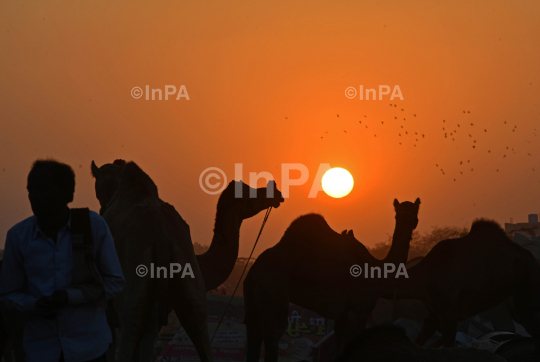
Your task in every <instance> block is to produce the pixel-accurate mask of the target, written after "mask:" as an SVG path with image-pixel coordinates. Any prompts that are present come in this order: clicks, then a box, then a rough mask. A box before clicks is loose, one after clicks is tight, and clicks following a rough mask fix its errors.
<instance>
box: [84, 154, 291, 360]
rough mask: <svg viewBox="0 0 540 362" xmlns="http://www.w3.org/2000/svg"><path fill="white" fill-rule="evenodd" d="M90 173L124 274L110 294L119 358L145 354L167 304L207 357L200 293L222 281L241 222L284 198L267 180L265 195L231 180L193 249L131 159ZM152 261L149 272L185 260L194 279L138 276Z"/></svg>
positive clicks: (169, 209) (184, 230)
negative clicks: (203, 246) (198, 247)
mask: <svg viewBox="0 0 540 362" xmlns="http://www.w3.org/2000/svg"><path fill="white" fill-rule="evenodd" d="M92 175H93V176H94V177H95V178H96V185H95V187H96V196H97V198H98V199H99V202H100V204H101V210H100V213H101V214H102V216H103V218H104V219H105V220H106V221H107V224H108V225H109V228H110V230H111V233H112V235H113V237H114V240H115V245H116V250H117V252H118V257H119V259H120V264H121V266H122V270H123V272H124V277H125V280H126V282H125V287H124V290H123V291H122V292H121V293H120V294H119V295H118V296H117V297H116V298H115V299H114V310H115V311H116V313H117V314H118V317H119V321H120V347H119V359H120V361H126V362H132V361H134V360H136V359H137V358H140V360H141V361H145V362H146V361H149V360H151V359H152V355H153V343H154V339H155V337H156V335H157V333H158V316H159V320H160V324H162V325H163V324H167V316H168V314H169V312H170V311H171V309H173V308H174V311H175V312H176V315H177V316H178V319H179V320H180V323H181V324H182V327H183V328H184V329H185V330H186V332H187V334H188V335H189V337H190V339H191V340H192V342H193V344H194V345H195V348H196V349H197V352H198V354H199V357H200V358H201V361H210V360H211V353H210V343H209V338H208V328H207V309H206V292H207V291H208V290H212V289H214V288H216V287H217V286H219V285H220V284H221V283H223V282H224V281H225V280H226V279H227V278H228V276H229V274H230V273H231V271H232V270H233V268H234V265H235V263H236V258H237V257H238V248H239V236H240V226H241V224H242V221H243V220H244V219H247V218H250V217H252V216H254V215H256V214H258V213H259V212H260V211H262V210H264V209H266V208H268V207H270V206H272V207H276V208H277V207H279V205H280V204H281V202H283V201H284V199H283V197H282V196H281V192H279V190H278V189H277V187H276V185H275V182H273V181H270V182H269V183H268V186H269V187H272V188H273V197H267V193H266V192H267V189H266V188H258V189H252V188H251V187H249V186H248V185H246V184H244V183H243V182H241V181H240V182H236V181H232V182H231V183H230V184H229V186H228V187H227V188H226V189H225V190H224V191H223V192H222V194H221V196H220V198H219V201H218V205H217V212H216V221H215V227H214V237H213V239H212V243H211V245H210V248H209V250H208V251H207V252H206V253H205V254H202V255H197V256H196V255H195V253H194V250H193V244H192V241H191V236H190V231H189V226H188V224H187V223H186V222H185V221H184V220H183V219H182V217H181V216H180V215H179V214H178V212H177V211H176V210H175V208H174V207H173V206H172V205H170V204H168V203H166V202H164V201H162V200H161V199H160V198H159V196H158V190H157V187H156V185H155V184H154V182H153V181H152V179H151V178H150V177H149V176H148V175H147V174H146V173H145V172H144V171H143V170H141V169H140V167H139V166H137V165H136V164H135V163H134V162H129V163H127V164H126V163H125V162H123V161H122V160H117V161H115V162H114V164H106V165H103V166H101V167H100V168H98V167H97V166H96V165H95V163H94V162H93V161H92ZM237 188H238V189H239V190H241V192H242V195H241V197H237V196H239V195H237V192H236V191H237ZM152 263H153V264H154V268H155V270H156V273H158V270H159V269H160V268H165V269H164V270H165V273H168V272H170V271H172V269H171V267H170V265H171V263H178V264H180V266H181V267H182V273H184V272H187V271H188V269H186V268H187V266H188V264H189V266H190V267H191V270H192V274H191V275H194V278H193V277H190V276H189V274H186V275H185V276H184V275H183V274H180V273H179V274H177V275H176V276H175V277H173V278H170V277H165V278H164V277H163V275H162V277H161V278H159V276H158V277H157V278H150V276H148V275H146V276H144V277H140V276H138V272H140V266H141V265H143V266H145V267H146V268H151V264H152ZM147 270H148V269H147ZM181 275H182V277H181ZM110 353H111V351H109V354H110ZM137 354H139V355H137Z"/></svg>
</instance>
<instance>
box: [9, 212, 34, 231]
mask: <svg viewBox="0 0 540 362" xmlns="http://www.w3.org/2000/svg"><path fill="white" fill-rule="evenodd" d="M35 224H36V217H35V215H32V216H29V217H27V218H26V219H24V220H23V221H20V222H18V223H16V224H15V225H13V226H12V227H11V228H10V229H9V230H8V234H16V235H23V234H25V233H26V232H30V231H32V229H33V227H34V226H35Z"/></svg>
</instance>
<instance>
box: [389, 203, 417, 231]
mask: <svg viewBox="0 0 540 362" xmlns="http://www.w3.org/2000/svg"><path fill="white" fill-rule="evenodd" d="M419 208H420V199H419V198H417V199H416V201H415V202H414V203H412V202H410V201H404V202H401V203H400V202H399V201H398V200H397V199H394V209H395V210H396V220H398V219H399V220H402V221H404V222H406V223H408V224H409V223H410V224H411V227H412V228H413V230H414V229H416V226H418V209H419Z"/></svg>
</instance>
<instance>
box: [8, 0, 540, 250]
mask: <svg viewBox="0 0 540 362" xmlns="http://www.w3.org/2000/svg"><path fill="white" fill-rule="evenodd" d="M538 19H540V3H539V2H537V1H523V2H517V1H516V2H512V1H477V2H470V1H453V2H441V1H410V2H402V1H332V2H331V1H324V2H323V1H271V2H268V1H258V0H251V1H245V0H238V1H213V2H201V1H182V0H174V1H115V2H109V1H97V0H96V1H16V0H10V1H2V2H1V3H0V71H1V73H0V74H1V77H0V85H1V86H0V185H1V188H0V235H1V241H0V247H2V245H3V243H4V239H5V234H6V232H7V230H8V229H9V228H10V227H11V226H12V225H14V224H15V223H16V222H18V221H21V220H22V219H24V218H26V217H28V216H30V215H31V209H30V204H29V202H28V199H27V192H26V177H27V174H28V172H29V170H30V166H31V164H32V162H33V161H34V160H35V159H37V158H44V157H54V158H56V159H58V160H59V161H62V162H66V163H68V164H70V165H71V166H72V167H73V168H74V170H75V172H76V177H77V178H76V182H77V185H76V191H75V200H74V202H73V203H72V204H71V206H73V207H83V206H89V207H90V208H91V209H93V210H98V209H99V204H98V202H97V200H96V199H95V196H94V184H93V179H92V177H91V175H90V163H91V161H92V160H95V162H96V163H97V164H98V166H101V165H102V164H104V163H108V162H112V161H113V160H114V159H116V158H123V159H126V160H133V161H135V162H137V163H138V165H139V166H140V167H141V168H142V169H143V170H145V171H146V172H147V173H148V174H149V175H150V176H151V177H152V178H153V180H154V182H155V183H156V184H157V186H158V188H159V191H160V196H161V198H162V199H163V200H165V201H167V202H169V203H171V204H172V205H174V206H175V208H176V209H177V210H178V212H179V213H180V214H181V215H182V217H183V218H184V219H185V220H186V221H187V222H188V223H189V224H190V227H191V235H192V239H193V241H197V242H199V243H202V244H206V243H209V242H210V240H211V236H212V228H213V221H214V216H215V207H216V203H217V200H218V196H211V195H208V194H206V193H205V192H203V191H202V190H201V188H200V187H199V175H200V173H201V172H202V171H203V170H204V169H206V168H208V167H219V168H221V169H222V170H223V171H224V172H225V173H226V175H227V177H228V178H229V181H230V180H231V179H233V178H234V165H235V163H242V164H243V169H244V180H246V181H247V180H248V173H249V172H263V171H267V172H270V173H272V174H273V175H274V177H275V179H276V180H277V183H278V187H279V188H281V184H282V182H281V177H282V175H281V164H282V163H302V164H304V165H306V166H307V167H308V169H309V171H310V175H309V181H308V183H307V184H306V185H303V186H293V187H291V192H290V197H289V198H288V199H287V200H286V201H285V203H284V204H283V205H282V206H281V207H280V208H279V209H276V210H274V211H272V214H271V215H270V218H269V220H268V223H267V225H266V228H265V230H264V232H263V235H262V237H261V240H260V242H259V245H258V246H257V250H256V251H255V254H256V255H258V254H259V253H260V252H262V251H263V250H264V249H266V248H268V247H270V246H272V245H274V244H275V243H277V242H278V240H279V238H280V237H281V236H282V235H283V233H284V231H285V229H286V228H287V226H288V225H289V224H290V223H291V222H292V221H293V220H294V219H295V218H296V217H298V216H300V215H302V214H306V213H309V212H317V213H321V214H322V215H324V216H325V218H326V220H327V221H328V223H329V225H330V226H331V227H332V228H334V229H335V230H336V231H341V230H343V229H353V230H354V232H355V235H356V237H357V238H358V239H359V240H360V241H361V242H363V243H365V244H366V245H368V246H372V245H374V244H375V243H376V242H378V241H385V240H386V239H387V238H388V236H387V235H388V234H392V232H393V229H394V225H395V220H394V215H395V213H394V209H393V206H392V202H393V200H394V198H397V199H398V200H399V201H414V200H415V199H416V198H417V197H420V199H421V201H422V204H421V207H420V213H419V219H420V222H419V226H418V230H419V231H421V232H424V231H429V230H431V228H432V227H433V226H436V225H439V226H444V225H455V226H470V224H471V222H472V221H473V220H474V219H475V218H476V217H487V218H493V219H495V220H497V221H499V222H501V223H504V222H509V221H510V217H513V218H514V222H518V221H522V222H524V221H526V218H527V214H529V213H540V142H539V140H540V67H539V64H540V21H538ZM146 85H149V86H150V88H160V89H162V90H163V89H164V88H165V85H175V86H176V87H179V86H180V85H185V86H186V90H187V92H188V94H189V97H190V100H186V99H180V100H178V101H177V100H175V99H174V97H172V99H169V100H161V101H159V100H153V101H152V100H149V101H147V100H145V99H144V97H142V98H140V99H134V98H133V97H132V96H131V93H130V92H131V89H132V88H133V87H136V86H138V87H141V88H143V89H144V87H145V86H146ZM360 85H363V86H364V88H378V86H379V85H389V86H391V87H394V85H399V87H400V89H401V92H402V94H403V98H404V99H403V100H400V99H399V98H395V99H394V100H390V96H389V95H386V96H383V100H360V99H359V98H358V97H357V98H355V99H348V98H347V97H346V96H345V89H346V88H347V87H351V86H352V87H356V89H358V87H359V86H360ZM390 104H396V105H397V106H396V107H394V106H390ZM401 109H403V111H402V110H401ZM463 111H466V112H467V113H463ZM468 111H470V113H468ZM414 114H416V117H415V116H414ZM338 115H339V117H338ZM396 117H397V119H396ZM443 120H445V122H444V123H443ZM360 122H361V123H360ZM382 122H384V123H382ZM504 122H506V124H505V123H504ZM471 123H472V124H473V125H471ZM458 124H459V127H458V126H457V125H458ZM366 126H367V128H366ZM401 126H403V128H401ZM516 126H517V128H516ZM443 127H444V128H445V130H443ZM535 129H537V130H536V131H535ZM484 130H487V132H485V131H484ZM513 130H514V131H513ZM344 131H346V132H344ZM455 131H457V132H455ZM327 132H328V133H327ZM405 132H408V133H407V134H406V133H405ZM445 132H447V138H445V137H444V133H445ZM416 133H417V134H416ZM450 133H452V135H450ZM399 134H401V136H399ZM422 134H423V135H424V137H423V138H422V136H421V135H422ZM469 134H470V135H471V136H469ZM375 135H376V136H375ZM321 137H323V138H321ZM452 138H454V140H452ZM416 139H418V141H416ZM474 141H476V143H474ZM400 142H401V145H400ZM473 146H475V148H473ZM506 147H509V149H506ZM512 148H513V150H514V151H512V150H511V149H512ZM529 154H530V155H529ZM504 155H506V157H504ZM467 161H469V162H467ZM460 162H463V163H464V164H463V165H460ZM320 163H329V164H330V165H331V166H332V167H343V168H345V169H347V170H349V171H350V172H351V174H352V175H353V177H354V179H355V186H354V189H353V191H352V192H351V193H350V194H349V195H348V196H346V197H345V198H343V199H332V198H330V197H329V196H327V195H325V194H324V193H319V195H318V197H317V198H314V199H308V193H309V190H310V188H311V183H312V182H313V179H314V177H315V174H316V171H317V168H318V165H319V164H320ZM436 165H438V167H437V166H436ZM441 168H442V169H443V171H444V174H443V171H441ZM471 169H473V171H471ZM533 169H534V170H533ZM497 170H498V171H497ZM292 176H293V177H298V176H299V173H293V174H292ZM454 179H455V181H454ZM263 184H264V181H261V184H260V185H259V186H263ZM253 186H255V185H253ZM263 216H264V215H263V213H261V214H259V215H257V216H256V217H254V218H252V219H249V220H247V221H245V222H244V224H243V227H242V231H241V240H240V243H241V245H240V255H241V256H247V255H248V254H249V251H250V250H251V247H252V246H253V242H254V240H255V238H256V236H257V232H258V229H259V227H260V224H261V222H262V219H263Z"/></svg>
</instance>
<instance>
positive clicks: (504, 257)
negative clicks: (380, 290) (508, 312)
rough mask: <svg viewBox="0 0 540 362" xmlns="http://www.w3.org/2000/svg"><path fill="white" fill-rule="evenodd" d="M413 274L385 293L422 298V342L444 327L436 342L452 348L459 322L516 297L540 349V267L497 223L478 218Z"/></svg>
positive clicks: (518, 311)
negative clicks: (461, 235) (423, 315)
mask: <svg viewBox="0 0 540 362" xmlns="http://www.w3.org/2000/svg"><path fill="white" fill-rule="evenodd" d="M408 275H409V278H400V279H396V280H395V281H392V282H391V284H394V285H396V286H395V289H394V287H390V288H389V292H388V293H386V295H385V297H386V298H389V299H390V298H392V297H393V295H394V294H395V298H396V299H420V300H422V302H423V303H424V306H425V307H426V308H427V309H428V311H429V315H428V317H427V318H426V320H425V321H424V325H423V327H422V330H421V331H420V334H419V335H418V338H417V340H416V343H417V344H419V345H423V344H424V343H425V342H426V341H427V340H428V339H429V338H430V337H431V336H432V335H433V334H434V333H435V331H437V329H438V330H439V332H441V334H442V336H441V338H440V339H439V340H438V341H437V342H435V344H434V345H433V346H434V347H435V346H441V345H443V346H446V347H451V346H453V345H454V343H455V335H456V330H457V323H458V322H460V321H462V320H465V319H467V318H470V317H472V316H474V315H475V314H478V313H480V312H482V311H485V310H488V309H490V308H493V307H496V306H498V305H500V304H501V303H502V302H504V301H505V300H506V299H508V298H509V297H513V300H514V306H515V311H516V315H517V321H518V322H519V323H521V324H522V325H523V327H525V329H526V330H527V333H529V334H530V335H531V336H532V337H533V339H534V341H535V346H536V349H537V352H538V351H540V265H539V264H538V263H537V261H536V259H535V258H534V257H533V255H532V253H531V252H530V251H529V250H526V249H524V248H522V247H521V246H519V245H518V244H516V243H514V242H512V241H511V240H510V239H509V238H508V237H507V236H506V234H505V232H504V230H503V229H502V228H501V227H500V226H499V224H497V223H496V222H495V221H491V220H485V219H478V220H475V221H474V222H473V224H472V226H471V230H470V231H469V234H467V235H466V236H464V237H462V238H457V239H448V240H443V241H441V242H439V243H438V244H437V245H435V246H434V247H433V249H431V251H430V252H429V253H428V254H427V255H426V256H425V258H424V259H422V260H421V261H420V262H419V263H418V264H417V265H416V266H414V267H412V268H411V269H410V270H409V271H408ZM394 290H395V293H394Z"/></svg>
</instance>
